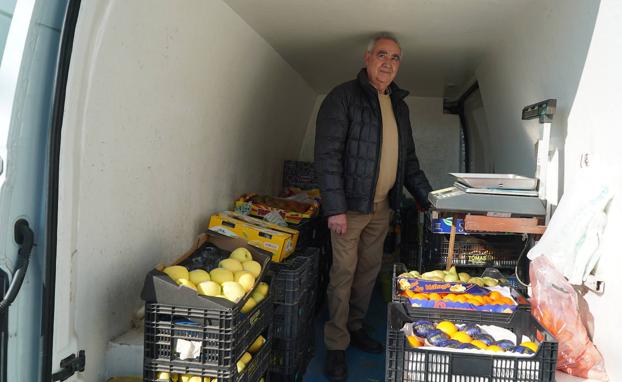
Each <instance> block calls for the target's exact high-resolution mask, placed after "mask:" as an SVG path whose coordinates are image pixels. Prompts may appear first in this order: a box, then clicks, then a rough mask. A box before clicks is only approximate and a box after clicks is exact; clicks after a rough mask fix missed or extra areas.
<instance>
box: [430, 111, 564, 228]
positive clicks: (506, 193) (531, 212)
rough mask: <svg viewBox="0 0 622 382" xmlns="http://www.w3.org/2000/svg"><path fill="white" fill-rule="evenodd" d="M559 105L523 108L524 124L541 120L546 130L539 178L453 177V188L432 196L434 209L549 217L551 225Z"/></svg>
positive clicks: (433, 193)
mask: <svg viewBox="0 0 622 382" xmlns="http://www.w3.org/2000/svg"><path fill="white" fill-rule="evenodd" d="M556 104H557V101H556V100H555V99H549V100H546V101H542V102H539V103H536V104H533V105H529V106H526V107H525V108H523V112H522V119H523V120H529V119H534V118H538V119H539V121H540V125H541V126H542V140H541V142H539V145H538V155H537V168H536V177H535V178H528V177H524V176H520V175H514V174H477V173H451V174H450V175H452V176H454V177H455V178H456V182H455V183H454V185H453V187H449V188H444V189H441V190H436V191H432V192H431V193H430V194H429V195H428V200H429V201H430V203H432V206H433V208H434V209H435V210H438V211H451V212H473V213H485V214H489V215H493V216H494V215H497V216H531V217H544V216H546V218H547V219H546V220H547V221H548V217H549V214H550V211H549V208H547V207H548V206H547V203H546V196H545V195H546V192H545V185H546V170H547V168H546V167H547V164H548V151H549V141H550V134H551V122H552V120H553V114H555V108H556Z"/></svg>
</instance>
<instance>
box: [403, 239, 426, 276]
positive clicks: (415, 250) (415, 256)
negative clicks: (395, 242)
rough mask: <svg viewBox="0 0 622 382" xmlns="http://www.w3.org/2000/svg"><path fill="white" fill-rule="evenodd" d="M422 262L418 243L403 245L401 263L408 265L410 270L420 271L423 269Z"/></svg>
mask: <svg viewBox="0 0 622 382" xmlns="http://www.w3.org/2000/svg"><path fill="white" fill-rule="evenodd" d="M420 260H421V258H420V255H419V244H418V243H414V244H413V243H401V245H400V262H402V263H404V264H406V266H407V267H408V268H409V269H416V270H419V269H420V268H421V261H420Z"/></svg>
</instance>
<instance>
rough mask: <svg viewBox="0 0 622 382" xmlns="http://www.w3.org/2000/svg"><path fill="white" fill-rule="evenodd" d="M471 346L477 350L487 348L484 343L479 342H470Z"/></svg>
mask: <svg viewBox="0 0 622 382" xmlns="http://www.w3.org/2000/svg"><path fill="white" fill-rule="evenodd" d="M471 345H474V346H477V347H478V348H479V349H486V348H487V347H488V345H486V343H485V342H484V341H480V340H474V341H471Z"/></svg>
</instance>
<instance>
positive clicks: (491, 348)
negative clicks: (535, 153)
mask: <svg viewBox="0 0 622 382" xmlns="http://www.w3.org/2000/svg"><path fill="white" fill-rule="evenodd" d="M486 350H492V351H494V352H497V353H498V352H503V351H504V350H503V348H501V347H499V346H497V345H490V346H487V347H486Z"/></svg>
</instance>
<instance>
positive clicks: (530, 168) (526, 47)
mask: <svg viewBox="0 0 622 382" xmlns="http://www.w3.org/2000/svg"><path fill="white" fill-rule="evenodd" d="M598 4H599V2H598V1H597V0H590V1H570V2H568V1H565V0H543V1H538V2H537V6H536V5H535V4H533V5H531V6H528V7H525V11H524V13H523V14H520V15H516V17H515V18H514V21H513V22H514V24H513V25H511V26H509V27H508V28H507V30H506V34H505V35H503V36H502V37H501V38H500V39H499V41H498V43H497V44H496V45H494V46H492V47H491V48H490V49H489V51H488V53H487V54H486V55H485V57H484V59H483V61H482V63H481V64H480V65H479V66H478V68H477V69H476V77H477V80H478V82H479V85H480V91H481V94H482V99H483V101H484V106H485V109H486V115H487V119H488V131H489V133H490V142H491V148H492V166H493V167H492V168H493V169H494V170H495V172H497V173H516V174H520V175H525V176H533V175H534V173H535V168H536V159H535V158H536V154H535V148H534V147H535V146H534V145H535V143H536V141H537V140H538V139H539V134H540V129H539V125H538V122H537V121H535V120H531V121H521V110H522V108H523V107H524V106H526V105H530V104H533V103H536V102H539V101H542V100H545V99H548V98H557V113H556V114H555V117H554V122H553V126H552V128H551V148H552V149H556V150H559V152H560V158H561V160H562V161H563V144H564V140H565V137H566V126H567V119H568V113H569V111H570V107H571V106H572V103H573V100H574V97H575V93H576V91H577V86H578V84H579V79H580V77H581V71H582V69H583V65H584V63H585V57H586V54H587V49H588V46H589V44H590V39H591V36H592V30H593V28H594V22H595V19H596V14H597V11H598ZM562 170H563V169H562V168H559V171H560V174H559V175H560V176H559V182H560V183H559V185H560V187H559V189H560V191H561V189H562V186H561V185H562V184H563V183H562V182H563V180H562V179H563V171H562Z"/></svg>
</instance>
